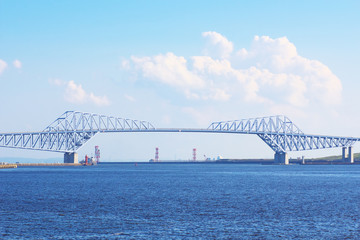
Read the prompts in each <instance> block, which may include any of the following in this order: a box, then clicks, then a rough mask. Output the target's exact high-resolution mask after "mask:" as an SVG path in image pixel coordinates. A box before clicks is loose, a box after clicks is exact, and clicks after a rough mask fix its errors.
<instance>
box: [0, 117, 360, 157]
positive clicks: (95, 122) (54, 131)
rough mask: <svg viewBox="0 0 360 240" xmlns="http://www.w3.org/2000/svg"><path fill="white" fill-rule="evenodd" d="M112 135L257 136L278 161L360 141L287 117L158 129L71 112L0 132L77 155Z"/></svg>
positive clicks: (7, 141) (10, 142)
mask: <svg viewBox="0 0 360 240" xmlns="http://www.w3.org/2000/svg"><path fill="white" fill-rule="evenodd" d="M110 132H192V133H231V134H255V135H257V136H259V137H260V139H261V140H263V141H264V142H265V143H266V144H267V145H268V146H269V147H270V148H271V149H272V150H273V151H274V152H275V160H276V158H277V156H282V155H283V154H286V153H287V152H289V151H304V150H315V149H324V148H335V147H343V148H346V147H349V151H350V148H351V147H352V145H354V144H355V142H357V141H359V140H360V138H354V137H337V136H324V135H313V134H305V133H303V132H302V131H301V130H300V129H299V128H298V127H297V126H296V125H295V124H294V123H293V122H292V121H291V120H290V119H289V118H288V117H286V116H270V117H260V118H250V119H242V120H235V121H222V122H213V123H211V124H210V126H209V127H207V128H156V127H154V125H152V124H151V123H149V122H147V121H139V120H131V119H125V118H117V117H111V116H104V115H99V114H92V113H84V112H75V111H67V112H65V113H64V114H62V115H61V116H60V117H59V118H57V119H56V120H55V121H54V122H53V123H51V124H50V125H49V126H48V127H46V128H45V129H44V130H42V131H39V132H18V133H0V147H7V148H20V149H32V150H41V151H52V152H62V153H74V152H76V151H77V150H78V149H79V148H80V147H81V146H83V145H84V144H85V143H86V142H87V141H89V140H90V139H91V138H92V137H94V136H95V135H96V134H98V133H110ZM280 161H281V160H280ZM284 161H286V160H284Z"/></svg>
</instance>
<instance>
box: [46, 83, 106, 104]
mask: <svg viewBox="0 0 360 240" xmlns="http://www.w3.org/2000/svg"><path fill="white" fill-rule="evenodd" d="M50 83H51V84H53V85H56V86H60V87H65V91H64V99H65V100H66V101H67V102H70V103H75V104H84V103H92V104H95V105H97V106H108V105H110V101H109V99H108V98H107V96H96V95H95V94H94V93H92V92H91V93H88V92H86V91H85V90H84V89H83V87H82V85H81V84H76V83H75V82H74V81H63V80H60V79H52V80H50Z"/></svg>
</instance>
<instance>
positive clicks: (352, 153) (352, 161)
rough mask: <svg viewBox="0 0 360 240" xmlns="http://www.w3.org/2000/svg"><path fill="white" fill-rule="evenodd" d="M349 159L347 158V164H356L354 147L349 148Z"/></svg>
mask: <svg viewBox="0 0 360 240" xmlns="http://www.w3.org/2000/svg"><path fill="white" fill-rule="evenodd" d="M348 153H349V154H348V158H347V160H348V161H347V162H349V163H354V152H353V147H352V146H350V147H349V148H348Z"/></svg>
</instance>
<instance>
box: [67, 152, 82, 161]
mask: <svg viewBox="0 0 360 240" xmlns="http://www.w3.org/2000/svg"><path fill="white" fill-rule="evenodd" d="M64 163H79V157H78V154H77V153H76V152H67V153H65V154H64Z"/></svg>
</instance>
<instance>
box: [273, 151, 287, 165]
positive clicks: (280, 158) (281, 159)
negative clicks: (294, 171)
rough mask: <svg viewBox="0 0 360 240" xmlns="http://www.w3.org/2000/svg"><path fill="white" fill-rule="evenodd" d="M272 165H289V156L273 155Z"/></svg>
mask: <svg viewBox="0 0 360 240" xmlns="http://www.w3.org/2000/svg"><path fill="white" fill-rule="evenodd" d="M274 163H275V164H284V165H288V164H289V156H288V154H287V153H286V152H279V153H275V155H274Z"/></svg>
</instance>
